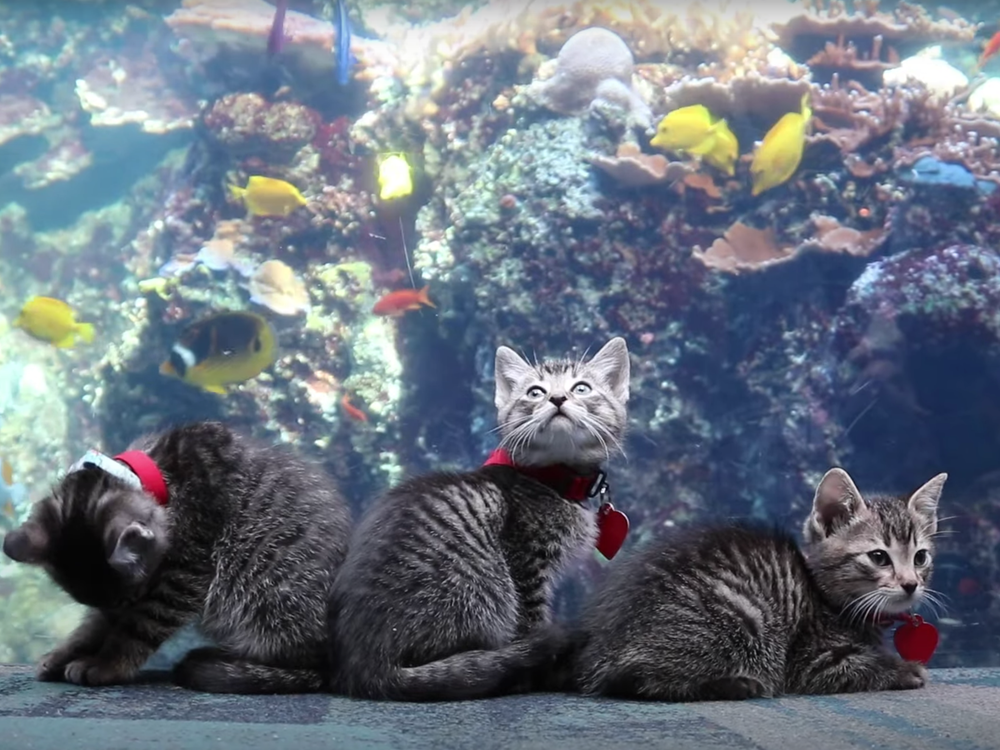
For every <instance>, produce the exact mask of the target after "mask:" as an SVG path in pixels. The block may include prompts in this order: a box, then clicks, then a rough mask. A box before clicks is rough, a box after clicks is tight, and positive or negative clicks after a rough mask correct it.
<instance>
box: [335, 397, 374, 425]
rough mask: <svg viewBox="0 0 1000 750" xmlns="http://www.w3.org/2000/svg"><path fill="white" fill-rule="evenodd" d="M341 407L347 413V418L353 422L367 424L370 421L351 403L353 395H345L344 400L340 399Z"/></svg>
mask: <svg viewBox="0 0 1000 750" xmlns="http://www.w3.org/2000/svg"><path fill="white" fill-rule="evenodd" d="M340 406H341V407H342V408H343V410H344V411H345V412H346V413H347V416H349V417H350V418H351V419H353V420H355V421H357V422H367V421H368V415H367V414H365V413H364V412H363V411H361V409H359V408H358V407H356V406H355V405H354V404H352V403H351V394H350V393H345V394H344V396H343V398H341V399H340Z"/></svg>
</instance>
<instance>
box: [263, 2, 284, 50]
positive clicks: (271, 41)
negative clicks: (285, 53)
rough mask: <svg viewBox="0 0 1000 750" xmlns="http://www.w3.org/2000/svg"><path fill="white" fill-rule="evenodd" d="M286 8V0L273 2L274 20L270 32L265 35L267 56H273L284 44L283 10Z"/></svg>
mask: <svg viewBox="0 0 1000 750" xmlns="http://www.w3.org/2000/svg"><path fill="white" fill-rule="evenodd" d="M287 10H288V0H277V2H275V4H274V21H272V23H271V33H270V34H268V35H267V56H268V57H274V56H275V55H276V54H278V53H279V52H281V50H282V48H283V47H284V46H285V11H287Z"/></svg>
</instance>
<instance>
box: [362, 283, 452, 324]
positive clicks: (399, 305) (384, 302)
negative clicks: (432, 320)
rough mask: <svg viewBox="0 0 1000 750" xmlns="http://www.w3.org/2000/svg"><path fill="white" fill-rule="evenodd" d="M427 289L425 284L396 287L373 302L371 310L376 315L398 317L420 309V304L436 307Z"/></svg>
mask: <svg viewBox="0 0 1000 750" xmlns="http://www.w3.org/2000/svg"><path fill="white" fill-rule="evenodd" d="M428 289H430V287H429V286H425V287H424V288H423V289H398V290H397V291H395V292H389V293H388V294H386V295H385V296H383V297H382V299H380V300H379V301H378V302H376V303H375V307H373V308H372V312H373V313H375V314H376V315H389V316H390V317H393V318H398V317H400V316H402V315H404V314H405V313H407V312H409V311H410V310H418V309H420V306H421V305H426V306H427V307H436V305H435V304H434V303H433V302H431V300H430V297H428V296H427V290H428Z"/></svg>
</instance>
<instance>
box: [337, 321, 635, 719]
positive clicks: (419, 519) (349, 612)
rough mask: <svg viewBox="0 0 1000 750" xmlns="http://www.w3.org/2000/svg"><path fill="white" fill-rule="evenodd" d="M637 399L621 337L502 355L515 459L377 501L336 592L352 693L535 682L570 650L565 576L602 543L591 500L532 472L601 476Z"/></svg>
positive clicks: (482, 692)
mask: <svg viewBox="0 0 1000 750" xmlns="http://www.w3.org/2000/svg"><path fill="white" fill-rule="evenodd" d="M628 395H629V359H628V351H627V349H626V346H625V341H624V340H623V339H621V338H615V339H612V340H611V341H609V342H608V343H607V344H606V345H605V346H604V347H603V348H602V349H601V350H600V351H599V352H598V353H597V354H596V355H595V356H594V357H593V358H592V359H591V360H590V361H589V362H586V363H583V362H577V361H552V362H545V363H542V364H540V365H536V366H532V365H531V364H529V363H528V362H526V361H525V360H523V359H522V358H521V357H519V356H518V355H517V354H516V353H515V352H514V351H512V350H511V349H508V348H507V347H505V346H501V347H500V348H499V349H497V353H496V397H495V403H496V406H497V409H498V411H499V424H500V428H499V429H500V434H501V436H502V442H501V446H502V447H504V448H506V449H507V450H508V451H509V454H510V458H511V459H512V463H513V465H500V464H498V465H487V466H483V467H481V468H479V469H477V470H475V471H469V472H465V473H438V474H432V475H429V476H423V477H417V478H414V479H411V480H409V481H406V482H404V483H403V484H401V485H400V486H397V487H395V488H394V489H392V490H390V491H389V492H388V493H387V494H386V495H384V496H383V497H381V498H380V499H379V500H377V501H376V502H375V504H374V505H373V506H372V508H371V509H370V511H369V512H368V513H367V515H366V517H365V518H364V519H363V520H362V522H361V524H360V525H359V527H358V528H357V530H356V532H355V534H354V536H353V537H352V542H351V546H350V551H349V552H348V554H347V560H346V561H345V562H344V565H343V567H342V568H341V571H340V573H339V574H338V576H337V578H336V580H335V582H334V585H333V590H332V595H331V602H330V628H331V643H332V649H331V668H332V670H333V671H334V673H335V674H336V677H335V679H334V683H335V685H336V687H337V688H338V689H339V690H340V691H341V692H344V693H347V694H349V695H353V696H359V697H367V698H381V699H386V698H387V699H395V700H459V699H469V698H481V697H486V696H491V695H497V694H501V693H508V692H520V691H523V690H527V689H529V687H530V684H529V683H530V679H531V675H532V674H533V672H534V670H535V669H536V668H538V667H540V666H542V665H544V664H545V663H546V662H547V661H548V660H549V659H550V658H551V655H553V654H554V653H556V651H557V650H558V649H559V648H561V647H562V646H561V640H560V634H559V631H558V629H557V628H556V627H555V626H554V625H550V620H551V598H552V593H553V588H554V586H555V583H556V580H557V576H558V574H559V573H560V571H562V570H563V569H565V568H566V567H567V566H569V565H570V564H571V563H572V562H574V561H575V560H577V559H578V558H580V557H581V556H583V555H585V554H587V553H588V552H589V551H590V550H592V549H593V547H594V543H595V537H596V528H595V519H594V514H593V513H592V512H591V511H589V510H587V509H586V508H584V507H583V506H582V505H581V501H580V499H567V498H566V497H564V496H563V495H562V494H560V492H559V491H557V490H556V489H554V488H553V486H554V485H553V486H550V485H549V484H543V483H542V482H543V481H546V482H547V481H549V480H550V479H551V478H552V477H549V478H548V479H536V478H532V476H530V474H532V473H534V474H535V476H541V474H539V472H540V471H542V469H541V468H540V467H548V470H551V471H554V472H555V473H556V474H558V473H560V472H561V473H563V474H564V475H565V476H566V477H568V478H577V477H584V478H586V481H588V482H589V481H591V479H590V478H591V477H594V478H597V477H598V475H599V468H598V467H599V466H600V464H601V463H602V462H603V461H605V460H606V459H607V458H609V456H610V454H611V452H612V450H614V449H618V448H619V447H620V445H621V441H622V439H623V437H624V433H625V426H626V409H625V404H626V402H627V400H628ZM557 469H558V471H556V470H557ZM600 476H603V475H600ZM598 481H602V480H600V479H598ZM582 499H583V500H586V497H583V498H582Z"/></svg>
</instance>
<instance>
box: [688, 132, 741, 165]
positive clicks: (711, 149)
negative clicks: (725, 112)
mask: <svg viewBox="0 0 1000 750" xmlns="http://www.w3.org/2000/svg"><path fill="white" fill-rule="evenodd" d="M687 153H689V154H692V155H694V156H700V157H702V159H704V160H705V161H707V162H708V163H709V164H711V165H712V166H713V167H715V168H716V169H719V170H721V171H723V172H725V173H726V174H727V175H729V176H730V177H732V176H733V174H734V173H735V172H736V159H737V157H739V155H740V143H739V141H738V140H736V136H735V135H733V131H732V130H730V129H729V124H728V123H727V122H726V121H725V120H724V119H722V120H717V121H716V122H715V123H714V124H713V125H712V127H711V129H710V132H709V135H708V137H707V138H706V139H705V140H704V141H702V142H701V143H699V144H698V145H697V146H695V147H693V148H689V149H688V150H687Z"/></svg>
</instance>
